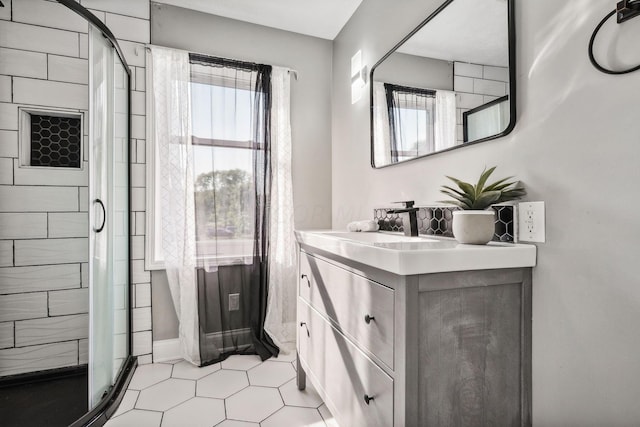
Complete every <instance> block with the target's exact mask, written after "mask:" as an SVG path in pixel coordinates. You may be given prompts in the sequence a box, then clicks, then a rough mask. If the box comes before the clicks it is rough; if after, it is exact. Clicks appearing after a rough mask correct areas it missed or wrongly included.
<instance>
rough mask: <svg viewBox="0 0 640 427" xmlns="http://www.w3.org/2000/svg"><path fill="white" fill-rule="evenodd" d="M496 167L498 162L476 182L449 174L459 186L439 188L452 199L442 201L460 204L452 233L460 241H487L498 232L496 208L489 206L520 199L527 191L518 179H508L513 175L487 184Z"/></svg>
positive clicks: (482, 242)
mask: <svg viewBox="0 0 640 427" xmlns="http://www.w3.org/2000/svg"><path fill="white" fill-rule="evenodd" d="M495 169H496V167H495V166H494V167H492V168H490V169H486V168H485V170H484V171H483V172H482V174H481V175H480V178H479V179H478V182H477V183H476V184H475V185H473V184H470V183H468V182H464V181H461V180H459V179H457V178H453V177H450V176H447V178H449V179H450V180H451V181H453V182H454V183H455V184H456V185H457V186H458V189H455V188H452V187H450V186H447V185H443V186H442V189H441V190H440V192H442V193H444V194H446V195H448V196H450V197H451V198H452V199H453V200H443V203H448V204H452V205H455V206H457V207H459V208H460V210H458V211H454V212H453V236H454V237H455V238H456V240H457V241H458V242H460V243H468V244H474V245H484V244H487V243H488V242H489V241H490V240H491V239H492V238H493V234H494V232H495V212H494V211H493V210H487V209H488V208H489V207H490V206H491V205H493V204H496V203H503V202H508V201H511V200H517V199H519V198H521V197H522V196H524V195H525V194H526V192H525V190H524V188H522V187H521V186H520V182H519V181H509V180H510V179H512V178H513V177H511V176H510V177H507V178H503V179H499V180H498V181H496V182H493V183H491V184H488V185H487V184H486V183H487V180H488V179H489V176H491V174H492V173H493V171H494V170H495Z"/></svg>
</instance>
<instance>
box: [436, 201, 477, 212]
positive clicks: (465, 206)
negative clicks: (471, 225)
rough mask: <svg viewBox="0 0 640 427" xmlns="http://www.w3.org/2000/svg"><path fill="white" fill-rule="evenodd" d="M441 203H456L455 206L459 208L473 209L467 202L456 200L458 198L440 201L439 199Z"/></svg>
mask: <svg viewBox="0 0 640 427" xmlns="http://www.w3.org/2000/svg"><path fill="white" fill-rule="evenodd" d="M439 203H446V204H448V205H454V206H457V207H459V208H460V209H462V210H469V209H471V208H470V207H469V205H466V204H464V203H460V202H458V201H456V200H440V201H439Z"/></svg>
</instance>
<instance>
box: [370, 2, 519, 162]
mask: <svg viewBox="0 0 640 427" xmlns="http://www.w3.org/2000/svg"><path fill="white" fill-rule="evenodd" d="M513 2H514V1H513V0H447V1H445V2H444V3H443V4H442V5H441V6H440V7H439V8H438V9H437V10H436V11H435V12H434V13H432V14H431V15H430V16H429V17H427V19H425V20H424V21H423V22H422V23H420V25H418V26H417V27H416V28H415V29H414V30H413V31H411V33H409V34H408V35H407V36H406V37H405V38H403V39H402V40H401V41H400V42H399V43H398V44H397V45H396V46H395V47H394V48H393V49H391V50H390V51H389V52H388V53H387V54H386V55H385V56H383V57H382V59H380V60H379V61H378V62H377V63H376V64H375V65H374V66H373V67H372V68H371V73H370V79H369V81H370V85H369V86H370V105H371V119H370V123H371V165H372V166H373V167H374V168H381V167H386V166H391V165H394V164H399V163H403V162H406V161H409V160H414V159H417V158H422V157H425V156H430V155H433V154H436V153H440V152H444V151H450V150H454V149H458V148H463V147H466V146H468V145H471V144H477V143H479V142H485V141H489V140H492V139H496V138H499V137H501V136H504V135H507V134H508V133H509V132H511V131H512V130H513V127H514V126H515V121H516V102H515V93H516V85H515V28H514V12H513Z"/></svg>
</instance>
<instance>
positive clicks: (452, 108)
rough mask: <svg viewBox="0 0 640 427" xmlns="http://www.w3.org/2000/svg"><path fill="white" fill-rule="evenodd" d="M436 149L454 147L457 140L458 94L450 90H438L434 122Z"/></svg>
mask: <svg viewBox="0 0 640 427" xmlns="http://www.w3.org/2000/svg"><path fill="white" fill-rule="evenodd" d="M434 136H435V138H434V139H435V149H436V151H440V150H444V149H445V148H450V147H453V146H455V145H456V144H457V141H456V94H455V92H451V91H448V90H438V91H436V114H435V123H434Z"/></svg>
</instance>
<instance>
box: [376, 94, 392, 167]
mask: <svg viewBox="0 0 640 427" xmlns="http://www.w3.org/2000/svg"><path fill="white" fill-rule="evenodd" d="M373 98H374V101H373V105H374V109H373V126H374V131H373V137H374V138H375V141H374V142H373V150H374V151H373V159H374V163H375V165H376V166H384V165H388V164H389V163H391V137H390V135H389V111H388V110H387V92H386V91H385V89H384V83H383V82H373Z"/></svg>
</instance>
